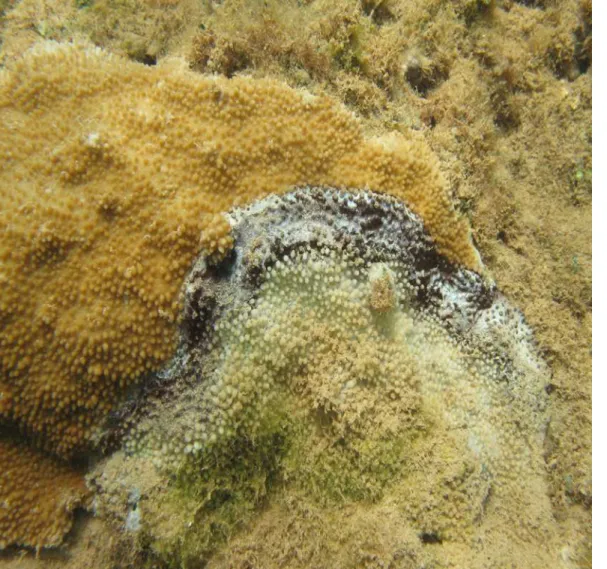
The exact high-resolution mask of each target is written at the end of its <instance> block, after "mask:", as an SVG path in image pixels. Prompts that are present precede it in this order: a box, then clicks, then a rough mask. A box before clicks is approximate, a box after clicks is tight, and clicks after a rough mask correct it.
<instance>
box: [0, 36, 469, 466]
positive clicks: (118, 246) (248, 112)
mask: <svg viewBox="0 0 607 569" xmlns="http://www.w3.org/2000/svg"><path fill="white" fill-rule="evenodd" d="M0 117H1V120H0V160H1V164H2V167H1V168H0V172H1V174H0V199H1V203H2V212H1V213H0V228H1V230H2V232H1V235H2V237H1V241H0V260H1V262H2V273H1V279H2V289H1V290H2V292H1V296H0V321H1V323H2V324H1V325H2V335H1V340H0V353H1V354H2V360H1V376H0V393H1V395H2V396H1V397H0V418H1V419H3V420H9V421H11V422H13V423H14V424H17V425H18V426H20V427H21V428H24V429H25V430H27V431H28V432H29V433H30V434H31V435H32V436H34V437H37V438H38V439H39V441H41V443H42V444H43V446H44V447H45V448H47V449H49V450H51V451H53V452H56V453H59V454H61V455H65V456H68V455H70V454H71V453H73V451H74V450H75V449H78V448H81V447H82V446H83V445H84V444H85V443H86V441H87V440H89V439H90V436H91V435H92V433H93V430H94V427H95V425H97V424H98V423H99V420H100V418H101V417H103V416H104V415H105V414H106V413H107V412H108V411H109V410H110V408H111V407H112V404H113V403H114V402H115V399H116V394H117V393H118V392H120V389H122V388H124V387H126V386H127V385H128V384H130V383H132V382H134V381H135V380H137V379H138V378H140V377H141V376H142V374H144V373H145V372H146V371H148V370H151V369H154V368H157V367H158V366H159V365H161V363H162V362H164V361H166V359H167V358H168V357H169V356H170V355H171V353H172V352H173V350H174V347H175V342H176V321H177V320H178V316H179V311H180V302H179V290H180V287H181V283H182V279H183V277H184V275H185V273H186V271H187V270H188V268H189V266H190V264H191V262H192V260H193V258H194V257H195V255H196V254H197V253H198V252H199V251H200V250H201V249H202V248H203V247H204V248H206V249H207V250H208V251H210V252H212V251H219V252H220V251H221V250H226V249H228V248H229V247H230V237H229V234H228V233H227V231H228V229H229V226H228V224H227V223H226V222H225V220H223V218H222V216H221V215H219V214H220V213H221V212H223V211H226V210H228V209H229V208H230V207H232V206H233V205H235V204H239V203H242V202H248V201H251V200H254V199H255V198H258V197H260V196H262V195H265V194H268V193H270V192H280V191H284V190H286V189H287V188H289V186H291V185H293V184H298V183H304V182H305V183H314V184H323V183H325V184H333V185H347V186H355V187H366V186H368V187H371V188H374V189H376V190H379V191H385V192H390V193H392V194H395V195H398V196H400V197H401V198H403V199H404V200H405V201H406V202H408V203H409V204H411V207H412V208H413V209H414V210H415V211H416V212H418V213H419V214H420V215H421V216H423V218H424V219H425V220H426V222H427V225H428V228H429V230H430V232H431V233H432V235H433V236H434V238H435V240H436V242H437V243H438V244H439V246H440V247H441V249H442V250H443V251H444V252H445V253H446V254H447V255H449V256H450V257H451V258H453V259H455V260H458V261H461V262H462V263H465V264H467V265H469V266H476V263H477V257H476V255H475V252H474V249H473V248H472V246H471V244H470V240H469V231H468V227H467V225H466V224H465V223H464V222H463V221H462V220H459V219H458V218H457V217H456V215H455V213H454V211H453V209H452V207H451V204H450V202H449V200H448V198H447V195H446V193H445V191H444V187H443V184H442V181H441V179H440V176H439V174H438V171H437V168H436V165H435V163H434V161H433V159H432V157H431V156H430V155H429V154H428V152H427V151H426V150H425V149H424V148H422V147H420V146H419V145H416V144H413V143H411V142H408V141H405V140H403V139H401V138H394V139H391V140H390V141H388V142H385V143H382V142H380V141H369V140H366V139H365V138H364V137H363V135H362V134H361V130H360V128H359V125H358V124H357V122H356V120H355V119H354V118H353V117H352V116H351V115H349V114H348V113H346V112H345V111H343V110H341V109H339V108H337V107H336V106H335V105H334V103H332V102H331V101H330V100H329V99H327V98H312V97H311V96H309V95H306V94H302V93H298V92H296V91H293V90H291V89H289V88H287V87H285V86H283V85H281V84H278V83H274V82H271V81H257V82H254V81H251V80H247V79H237V80H231V81H227V80H213V79H205V78H201V77H199V76H196V75H195V74H193V73H190V72H188V71H186V70H183V69H182V68H180V67H170V66H168V67H159V68H153V69H152V68H147V67H145V66H143V65H140V64H135V63H129V62H126V61H123V60H121V59H117V58H114V57H111V56H109V55H107V54H104V53H103V52H101V51H99V50H94V49H91V48H82V47H80V48H79V47H73V46H61V45H58V44H43V45H42V47H38V49H37V50H35V51H34V52H33V53H31V54H29V55H27V56H26V57H25V58H24V59H23V60H21V61H20V62H18V63H16V64H15V65H14V66H13V67H12V69H10V71H5V72H3V73H2V75H1V78H0Z"/></svg>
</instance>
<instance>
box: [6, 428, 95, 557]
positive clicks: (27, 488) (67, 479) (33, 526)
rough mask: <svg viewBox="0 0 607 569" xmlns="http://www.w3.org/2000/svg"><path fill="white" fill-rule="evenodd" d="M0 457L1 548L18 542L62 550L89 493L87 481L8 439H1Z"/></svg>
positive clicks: (67, 468)
mask: <svg viewBox="0 0 607 569" xmlns="http://www.w3.org/2000/svg"><path fill="white" fill-rule="evenodd" d="M0 456H1V457H2V468H1V472H0V549H2V548H4V547H6V546H7V545H10V544H13V543H14V544H20V545H28V546H31V547H37V548H39V547H48V546H56V545H59V544H60V543H61V542H62V540H63V536H64V535H65V534H66V533H67V532H68V531H69V529H70V527H71V525H72V510H74V508H76V507H78V506H80V505H82V503H83V501H84V500H85V498H86V496H87V494H88V492H87V489H86V487H85V485H84V482H83V480H82V477H81V476H80V475H79V474H77V473H75V472H73V471H72V470H71V469H70V468H69V467H67V466H65V465H62V464H59V463H58V462H56V461H55V460H53V459H51V458H49V457H47V456H44V455H43V454H40V453H38V452H36V451H33V450H31V449H29V448H27V447H25V446H23V445H21V444H15V443H13V442H9V441H7V440H0ZM32 464H36V468H32Z"/></svg>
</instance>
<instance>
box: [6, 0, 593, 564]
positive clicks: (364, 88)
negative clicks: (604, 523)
mask: <svg viewBox="0 0 607 569" xmlns="http://www.w3.org/2000/svg"><path fill="white" fill-rule="evenodd" d="M0 10H1V12H0V13H1V19H0V31H1V36H0V38H1V45H0V65H7V66H8V65H10V63H11V62H12V61H15V60H16V59H17V58H18V57H20V55H21V54H22V53H23V52H24V51H25V50H26V49H27V48H29V47H30V46H31V45H32V44H34V43H35V42H37V41H39V40H41V39H45V40H49V39H51V40H58V41H70V40H79V39H83V40H88V41H90V42H92V43H93V44H95V45H98V46H100V47H102V48H104V49H106V50H108V51H110V52H113V53H116V54H120V55H121V56H125V57H128V58H131V59H133V60H136V61H139V62H142V63H144V64H146V65H157V64H160V63H161V62H162V60H163V59H165V58H174V57H179V58H183V59H184V60H185V61H186V62H187V64H188V66H189V67H190V68H191V69H193V70H195V71H197V72H199V73H202V74H209V75H213V74H219V75H225V76H228V77H232V76H240V75H242V76H252V77H256V78H257V77H271V78H275V79H279V80H282V81H285V82H286V83H287V84H289V85H290V86H293V87H297V88H304V89H307V90H309V91H311V92H312V93H315V94H321V93H324V94H328V95H330V96H332V97H334V98H336V99H338V100H340V101H342V102H343V103H344V104H345V105H346V107H347V108H348V109H350V110H351V111H353V112H354V113H356V114H357V115H358V116H359V117H360V118H361V121H362V124H363V127H364V130H365V131H366V133H367V134H368V135H370V136H374V135H380V134H385V133H388V132H391V131H398V132H409V131H415V133H414V134H415V136H418V137H421V138H423V139H424V140H425V141H426V142H427V143H428V144H429V146H430V147H431V148H432V150H433V151H434V153H435V154H436V155H437V157H438V159H439V163H440V170H441V172H442V174H443V175H444V176H445V178H446V179H447V181H448V185H449V187H450V189H451V191H452V196H453V200H454V202H455V204H456V207H457V209H458V210H459V211H460V212H462V213H463V214H464V215H465V216H467V217H468V219H469V220H470V224H471V226H472V230H473V237H474V241H475V243H476V245H477V247H478V249H479V251H480V254H481V256H482V259H483V261H484V263H485V265H486V267H487V269H488V271H489V272H490V274H491V275H492V276H493V277H494V279H495V281H496V282H497V283H498V285H499V287H500V289H501V290H502V291H503V292H504V293H505V294H506V296H507V297H508V298H509V299H510V300H511V301H512V302H513V304H515V305H516V306H518V307H519V308H520V309H521V310H522V311H523V313H524V314H525V317H526V319H527V321H528V322H529V324H530V325H531V327H532V329H533V330H534V332H535V334H536V338H537V340H538V342H539V345H540V350H541V354H542V356H543V357H544V358H545V360H546V361H547V362H548V364H549V366H550V370H551V380H550V386H549V387H550V416H551V422H550V426H549V430H548V435H547V438H546V443H545V448H544V460H545V466H546V473H547V477H548V480H549V489H550V492H549V494H550V500H551V505H552V510H553V515H554V517H555V519H556V522H557V526H558V531H559V534H560V536H561V538H560V539H561V542H562V543H563V544H566V545H564V546H563V549H562V551H561V552H560V555H561V558H562V560H563V566H566V567H590V566H591V564H592V563H591V507H592V479H591V357H592V346H591V324H592V311H591V307H592V299H591V275H592V269H591V264H592V259H591V204H592V154H591V145H592V123H591V86H592V79H591V78H592V43H591V39H592V35H591V34H592V7H591V2H590V0H454V1H446V0H384V1H382V0H359V1H355V0H303V1H295V0H285V1H278V0H259V1H257V0H226V1H224V2H220V1H202V0H183V1H181V0H21V1H17V0H1V1H0ZM349 507H350V509H351V510H350V512H349V515H348V519H349V522H348V526H347V527H343V528H341V529H342V530H343V531H341V532H340V531H329V530H328V529H327V528H328V527H330V526H331V519H330V518H327V519H322V515H323V514H322V513H321V512H320V511H308V512H303V513H301V515H302V516H303V517H304V518H305V517H306V516H312V517H314V516H316V517H318V519H317V520H316V522H315V523H314V524H308V526H306V525H305V524H300V523H299V521H298V519H297V517H296V516H295V515H293V516H290V515H289V513H287V512H284V511H283V512H272V511H270V512H266V514H265V515H264V517H263V519H262V520H261V522H260V523H259V525H258V526H257V527H255V528H252V529H251V528H250V529H249V530H248V532H249V533H248V535H247V536H245V537H243V538H242V542H241V546H242V547H244V544H246V543H247V540H248V541H252V542H255V540H258V541H259V542H263V543H265V544H268V546H270V547H271V546H272V545H273V546H275V547H281V548H282V549H284V550H285V551H287V550H292V551H293V552H294V553H293V557H292V558H291V560H290V561H288V562H287V561H284V563H286V564H285V565H283V566H298V567H299V566H305V564H303V565H300V564H298V561H297V559H298V556H302V558H305V559H310V560H314V566H317V567H323V566H327V567H328V566H330V565H323V562H322V560H321V559H318V558H316V557H315V550H317V551H322V550H323V547H326V550H327V551H331V550H334V549H335V546H336V543H339V546H340V548H342V549H343V550H347V549H348V548H350V547H355V546H356V545H357V544H358V542H359V540H360V536H361V531H362V530H361V528H363V527H367V529H368V535H369V536H371V537H369V539H370V540H371V541H372V542H373V544H372V546H370V550H372V551H371V552H370V553H369V555H368V557H367V558H366V559H365V560H363V561H361V564H360V566H361V567H362V566H364V567H384V566H385V567H387V566H388V565H383V564H382V561H381V559H382V551H381V548H382V547H383V546H384V545H385V547H387V548H390V547H393V546H394V544H393V543H392V542H393V536H390V535H386V534H384V535H382V536H380V537H378V536H377V535H376V533H377V532H378V531H379V532H381V531H383V530H380V529H377V528H381V527H384V528H385V527H386V526H385V523H384V522H385V519H390V518H391V517H392V516H393V514H394V513H393V512H390V511H389V509H388V510H386V509H385V508H386V506H385V505H383V506H382V508H384V510H383V511H376V510H374V509H373V507H370V506H367V505H360V506H349ZM331 515H332V514H331V513H329V514H327V516H331ZM380 522H381V523H384V525H383V526H382V525H381V523H380ZM288 524H291V527H292V530H293V531H292V532H290V533H289V534H288V535H289V538H288V539H292V540H293V543H284V539H285V534H284V533H283V532H282V531H281V530H282V527H283V526H285V525H288ZM306 527H307V529H305V528H306ZM306 532H308V533H306ZM113 539H114V538H113V536H112V533H111V531H110V530H109V529H108V528H106V527H105V526H104V524H103V522H101V521H99V520H96V519H92V518H90V517H89V516H88V515H86V514H82V515H81V516H80V517H79V518H78V519H77V521H76V527H75V529H74V530H73V532H72V533H71V534H70V535H69V536H68V539H67V547H66V548H64V549H59V550H56V551H48V552H44V551H43V552H40V553H39V555H36V554H35V553H33V552H31V551H29V552H28V551H27V550H26V551H18V552H15V551H10V552H6V553H4V554H2V557H0V566H2V567H7V568H8V567H34V566H44V567H57V568H59V567H70V568H81V567H94V568H96V569H106V568H107V569H109V568H111V567H113V566H115V564H116V558H115V556H116V555H117V553H116V551H114V546H113ZM394 539H397V537H394ZM349 540H351V543H350V542H349ZM518 546H519V547H524V544H522V545H521V544H518ZM234 551H235V552H236V553H237V552H238V551H239V549H238V546H236V547H235V549H234ZM236 553H235V557H234V558H233V560H232V561H233V563H234V564H231V563H232V561H231V560H230V559H223V561H222V560H221V558H220V559H219V560H215V561H216V563H217V564H218V565H217V566H220V565H221V566H225V567H228V566H234V567H236V566H238V567H240V566H241V565H237V564H236V563H237V555H236ZM260 555H261V554H260ZM284 559H287V560H288V559H289V557H288V556H287V557H285V558H283V560H284ZM374 563H375V564H374ZM259 566H260V567H262V566H264V565H263V564H262V565H259ZM332 566H337V565H332ZM394 566H397V565H394ZM449 566H451V567H461V568H463V567H466V566H467V563H466V559H463V558H457V554H456V552H455V551H454V552H452V558H451V565H449ZM487 566H493V565H487ZM496 566H499V565H496Z"/></svg>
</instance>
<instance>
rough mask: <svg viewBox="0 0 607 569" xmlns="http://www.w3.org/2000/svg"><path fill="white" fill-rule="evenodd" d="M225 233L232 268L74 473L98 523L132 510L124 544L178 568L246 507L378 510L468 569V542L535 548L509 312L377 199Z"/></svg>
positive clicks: (526, 396) (537, 506)
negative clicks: (154, 378) (129, 410)
mask: <svg viewBox="0 0 607 569" xmlns="http://www.w3.org/2000/svg"><path fill="white" fill-rule="evenodd" d="M229 217H230V221H231V225H232V228H233V233H234V240H235V244H234V252H233V254H231V255H230V256H229V257H228V258H226V259H224V260H223V261H222V262H221V263H220V264H218V265H217V264H213V263H209V262H208V257H205V256H201V257H200V258H199V259H198V260H197V262H196V264H195V265H194V268H193V269H192V271H191V273H190V274H189V275H188V277H187V279H186V284H185V286H184V296H185V301H184V302H185V313H184V319H183V327H182V332H183V341H182V349H180V352H179V355H178V356H177V357H176V358H175V359H174V360H173V362H172V364H171V366H170V369H167V370H166V372H165V376H164V379H165V384H164V386H165V388H164V389H162V390H161V392H160V393H158V394H156V395H154V396H153V397H151V398H149V399H148V400H147V401H146V403H145V404H143V405H142V408H141V409H139V410H138V412H139V413H141V414H140V419H141V420H136V421H134V422H133V423H134V428H133V429H132V430H131V432H130V433H129V436H128V437H127V438H126V441H125V445H124V447H123V450H122V451H121V452H117V453H115V454H114V455H113V456H112V457H109V458H108V459H107V461H106V462H105V463H102V464H100V465H98V468H97V469H96V472H95V473H94V474H93V475H92V483H93V485H94V486H95V487H96V488H98V490H99V491H98V493H97V505H98V512H100V515H102V516H104V517H107V518H108V519H111V520H114V521H117V522H118V524H120V527H123V526H130V525H132V524H130V523H129V520H132V519H133V517H134V514H133V511H134V510H133V508H132V505H129V506H128V508H127V507H125V505H126V504H127V503H128V502H129V498H128V496H131V495H132V494H133V493H135V494H137V496H138V500H137V504H136V506H137V513H136V520H137V522H138V525H136V529H135V530H133V531H136V532H142V534H138V537H137V539H139V540H140V541H145V542H146V543H150V545H151V548H152V549H153V550H154V551H155V552H156V553H158V554H160V555H161V556H162V557H164V558H166V559H167V561H168V562H169V563H170V564H173V565H175V566H190V563H191V564H192V566H196V565H197V564H201V563H203V562H206V561H207V560H208V559H209V558H211V557H212V556H213V554H214V553H215V551H216V550H217V548H218V546H221V545H224V544H225V543H226V542H229V540H230V539H231V538H232V537H233V536H234V535H235V534H237V533H238V532H240V531H242V530H243V527H246V525H247V522H248V521H250V520H252V519H253V517H254V516H256V515H258V514H259V512H260V507H259V506H260V504H262V503H264V504H268V503H269V504H277V503H280V502H281V500H282V499H285V500H286V499H287V498H286V497H287V496H288V497H290V498H293V497H294V496H299V497H302V496H303V498H304V499H306V500H310V501H311V502H312V503H315V504H320V505H321V506H322V507H328V508H330V507H331V505H335V504H336V503H337V504H343V505H348V504H349V505H352V504H353V503H355V502H365V503H381V502H382V501H383V500H384V499H386V500H388V502H389V503H391V504H398V511H399V515H400V519H399V522H398V526H399V528H400V531H403V530H407V531H409V530H410V531H411V533H416V534H426V535H430V536H435V537H434V539H435V540H437V541H441V542H442V541H444V542H450V543H452V544H457V546H459V547H461V548H462V550H463V551H466V552H467V553H466V554H464V555H469V558H470V565H469V566H470V567H480V566H482V567H486V565H482V559H479V558H478V555H477V552H475V551H474V547H473V546H470V541H469V540H470V539H471V540H473V541H472V542H474V541H475V540H476V539H477V538H480V536H482V539H483V542H484V544H485V547H486V548H487V549H491V550H492V551H494V554H495V555H496V556H499V557H500V558H501V559H502V560H503V562H504V564H503V565H500V566H505V562H506V560H509V561H512V562H513V563H515V562H516V563H515V564H517V565H518V562H519V561H520V559H521V557H524V556H525V553H521V551H522V549H523V548H520V549H519V548H517V547H512V546H509V547H508V548H503V547H502V545H500V543H499V542H500V539H501V537H502V536H503V535H508V536H509V538H510V539H512V540H515V541H516V540H529V541H530V542H532V543H536V542H537V539H538V536H540V535H543V534H542V532H544V531H547V529H548V528H551V523H552V520H551V515H550V514H551V512H550V506H549V499H548V490H547V486H546V481H545V478H544V465H543V459H542V454H543V444H544V438H545V429H546V424H547V414H546V402H547V395H546V392H545V389H544V388H545V385H546V382H547V373H546V368H545V366H544V364H543V362H542V361H541V359H539V357H538V355H537V353H536V350H535V346H534V343H533V339H532V336H531V333H530V330H529V328H528V326H527V325H526V323H525V322H524V319H523V317H522V315H521V313H520V312H518V311H517V310H516V309H515V308H513V307H512V306H511V305H510V304H509V303H508V301H507V300H506V299H505V298H504V297H503V296H502V295H501V294H500V293H499V292H498V291H497V289H496V288H495V286H494V285H491V284H488V283H486V282H485V281H483V279H482V278H480V277H479V275H478V274H476V273H474V272H472V271H468V270H465V269H462V268H461V267H457V266H456V265H453V264H452V263H449V262H448V261H447V260H446V259H445V258H444V257H443V256H441V255H440V254H438V253H437V252H436V248H435V246H434V244H433V242H432V240H431V239H430V238H429V237H428V235H427V234H426V233H425V231H424V227H423V225H422V223H421V221H420V219H419V218H418V217H417V216H415V215H413V214H412V213H411V212H410V210H408V209H407V208H406V206H404V205H403V204H402V203H401V202H399V201H398V200H395V199H393V198H390V197H386V196H381V195H379V194H376V193H372V192H368V191H345V190H336V189H334V188H310V187H305V188H298V189H297V190H294V191H293V192H290V193H288V194H287V195H285V196H269V197H267V198H265V199H262V200H259V201H256V202H255V203H254V204H252V205H250V206H248V207H246V208H239V209H236V210H232V211H231V212H230V214H229ZM422 464H423V465H424V466H423V468H421V467H420V465H422ZM152 466H155V467H157V468H158V471H159V472H160V473H161V475H160V476H159V477H158V478H159V482H157V484H156V487H155V488H150V487H147V488H144V487H143V485H142V483H141V482H140V480H141V478H142V477H141V476H140V475H139V474H138V473H139V472H145V471H149V470H150V468H151V467H152ZM167 480H168V481H170V482H168V483H167V482H166V481H167ZM127 493H128V495H127ZM445 496H448V497H449V499H448V500H447V499H446V498H445ZM131 501H132V500H131ZM489 504H490V505H489ZM167 512H170V516H169V514H167ZM496 512H498V513H497V514H496ZM167 517H170V518H171V520H172V522H171V523H167V522H166V519H167ZM513 520H516V522H517V523H516V527H515V528H514V529H512V528H510V527H509V526H510V525H512V522H513ZM139 521H141V523H140V524H139ZM251 525H252V526H254V525H255V524H251ZM338 525H339V524H338ZM184 528H185V529H184ZM496 528H499V529H497V530H496ZM245 531H246V530H245ZM228 547H229V545H228ZM257 551H259V549H258V550H257ZM554 551H555V549H549V550H548V551H547V553H546V554H545V555H544V556H541V559H540V561H539V563H536V562H535V561H534V562H529V563H527V565H526V566H528V567H545V566H547V560H549V559H554ZM226 555H227V554H226ZM228 557H229V556H228ZM538 558H540V556H538ZM326 561H327V563H328V564H330V565H333V559H331V560H329V558H327V559H326ZM243 565H246V562H245V561H243ZM310 565H313V564H310ZM260 566H264V567H265V566H270V564H269V563H264V562H260ZM348 566H350V565H348ZM411 566H412V567H413V566H415V567H420V566H421V565H411ZM439 566H440V565H439Z"/></svg>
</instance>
